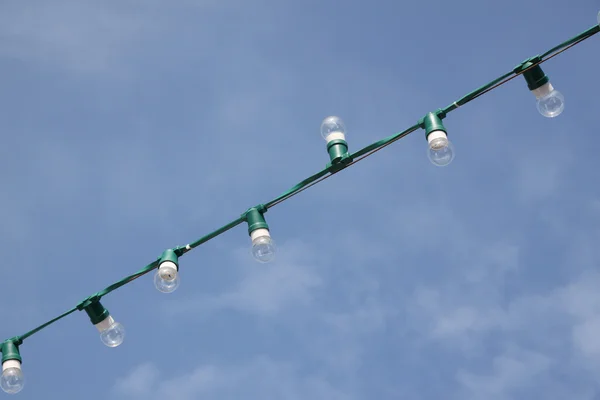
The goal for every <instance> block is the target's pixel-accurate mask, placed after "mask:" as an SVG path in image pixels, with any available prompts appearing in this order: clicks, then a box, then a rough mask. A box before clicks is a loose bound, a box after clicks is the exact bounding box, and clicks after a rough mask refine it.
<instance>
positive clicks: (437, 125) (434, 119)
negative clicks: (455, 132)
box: [419, 112, 448, 139]
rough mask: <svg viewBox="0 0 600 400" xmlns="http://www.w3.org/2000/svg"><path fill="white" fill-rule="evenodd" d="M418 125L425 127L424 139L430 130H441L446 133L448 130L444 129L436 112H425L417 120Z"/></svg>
mask: <svg viewBox="0 0 600 400" xmlns="http://www.w3.org/2000/svg"><path fill="white" fill-rule="evenodd" d="M419 126H421V128H423V129H425V139H427V137H429V135H430V134H431V132H435V131H442V132H444V133H446V134H448V132H447V131H446V128H445V127H444V124H443V123H442V119H441V118H440V117H439V116H438V114H437V113H433V112H430V113H427V115H425V116H424V117H423V118H422V119H421V120H420V121H419Z"/></svg>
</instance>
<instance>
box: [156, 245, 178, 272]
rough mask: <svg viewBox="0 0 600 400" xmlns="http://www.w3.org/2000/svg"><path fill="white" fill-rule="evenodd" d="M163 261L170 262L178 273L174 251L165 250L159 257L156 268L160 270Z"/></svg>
mask: <svg viewBox="0 0 600 400" xmlns="http://www.w3.org/2000/svg"><path fill="white" fill-rule="evenodd" d="M165 261H171V262H172V263H173V264H175V266H176V267H177V271H179V258H178V257H177V254H176V253H175V250H173V249H168V250H165V251H164V252H163V253H162V255H161V256H160V261H159V262H158V267H159V268H160V265H161V264H162V263H163V262H165Z"/></svg>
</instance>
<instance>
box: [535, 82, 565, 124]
mask: <svg viewBox="0 0 600 400" xmlns="http://www.w3.org/2000/svg"><path fill="white" fill-rule="evenodd" d="M532 92H533V94H534V95H535V97H536V99H537V109H538V111H539V112H540V114H542V115H543V116H544V117H547V118H554V117H557V116H559V115H560V114H561V113H562V112H563V110H564V109H565V97H564V96H563V95H562V93H560V92H559V91H558V90H555V89H554V87H552V84H551V83H550V82H548V83H546V84H545V85H543V86H541V87H539V88H537V89H535V90H532Z"/></svg>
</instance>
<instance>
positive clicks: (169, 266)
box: [158, 261, 177, 281]
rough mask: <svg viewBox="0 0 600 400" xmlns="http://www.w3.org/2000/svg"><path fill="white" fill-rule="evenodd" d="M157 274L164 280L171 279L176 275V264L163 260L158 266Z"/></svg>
mask: <svg viewBox="0 0 600 400" xmlns="http://www.w3.org/2000/svg"><path fill="white" fill-rule="evenodd" d="M158 274H159V275H160V277H161V278H162V279H164V280H167V281H171V280H173V279H175V277H176V276H177V264H175V263H174V262H173V261H163V262H162V263H160V266H159V267H158Z"/></svg>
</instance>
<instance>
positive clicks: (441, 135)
mask: <svg viewBox="0 0 600 400" xmlns="http://www.w3.org/2000/svg"><path fill="white" fill-rule="evenodd" d="M439 138H444V139H448V135H446V132H444V131H433V132H431V133H430V134H429V135H428V136H427V143H429V144H431V142H433V141H434V140H435V139H439Z"/></svg>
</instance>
